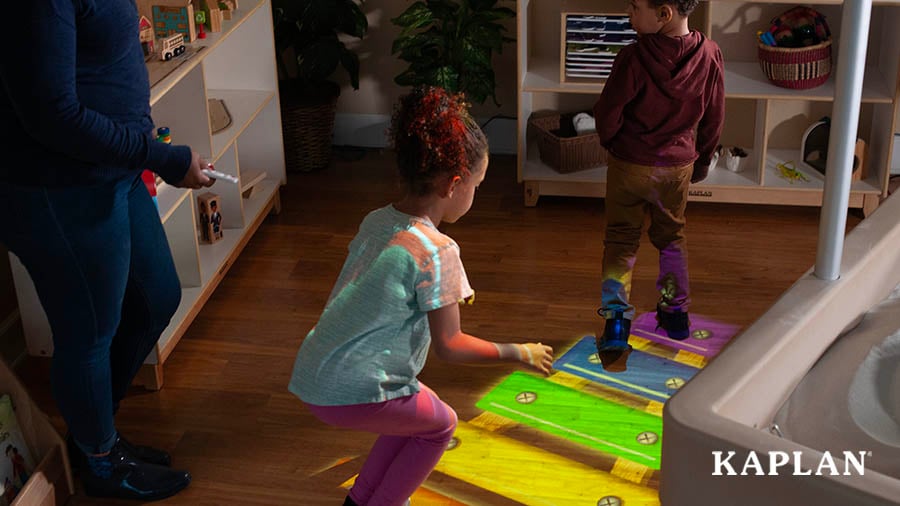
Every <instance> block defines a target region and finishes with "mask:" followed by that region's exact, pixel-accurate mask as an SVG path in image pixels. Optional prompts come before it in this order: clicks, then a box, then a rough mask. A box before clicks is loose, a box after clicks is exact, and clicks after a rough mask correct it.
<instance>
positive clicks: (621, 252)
mask: <svg viewBox="0 0 900 506" xmlns="http://www.w3.org/2000/svg"><path fill="white" fill-rule="evenodd" d="M608 165H609V170H608V173H607V183H606V238H605V240H604V245H605V249H604V251H603V274H602V279H603V284H602V295H601V298H602V307H601V308H600V313H601V315H602V316H603V317H604V318H607V319H609V318H613V317H615V313H616V312H619V311H621V312H622V314H623V316H624V317H625V318H626V319H628V320H631V319H634V313H635V309H634V306H633V305H631V304H629V303H628V297H629V295H630V293H631V277H632V270H633V269H634V262H635V259H636V258H637V250H638V246H639V245H640V240H641V229H642V227H643V224H644V216H645V214H646V213H647V212H649V213H650V228H649V230H648V235H649V236H650V242H651V243H653V245H654V246H656V249H658V250H659V276H658V277H657V280H656V288H657V290H659V292H660V306H662V307H663V308H664V309H665V310H667V311H676V310H680V311H685V312H686V311H687V308H688V305H689V304H690V287H689V282H688V262H687V260H688V257H687V241H686V239H685V236H684V223H685V219H684V210H685V207H686V205H687V191H688V185H689V184H690V181H691V173H692V172H693V164H688V165H684V166H681V167H651V166H647V165H638V164H635V163H629V162H626V161H623V160H619V159H617V158H615V157H613V156H610V157H609V161H608Z"/></svg>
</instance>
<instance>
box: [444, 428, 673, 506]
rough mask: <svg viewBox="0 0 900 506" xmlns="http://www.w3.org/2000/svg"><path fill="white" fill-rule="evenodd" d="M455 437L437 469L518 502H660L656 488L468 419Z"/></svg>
mask: <svg viewBox="0 0 900 506" xmlns="http://www.w3.org/2000/svg"><path fill="white" fill-rule="evenodd" d="M455 437H456V438H457V439H458V440H459V444H458V445H456V447H455V448H454V449H452V450H448V451H447V452H446V453H444V456H443V458H442V459H441V461H440V462H439V463H438V465H437V471H439V472H441V473H444V474H447V475H449V476H452V477H454V478H456V479H458V480H461V481H465V482H467V483H471V484H472V485H475V486H477V487H480V488H483V489H485V490H489V491H491V492H494V493H495V494H498V495H502V496H504V497H507V498H509V499H512V500H514V501H519V502H521V503H522V504H526V505H528V506H550V505H556V506H559V505H567V504H597V503H598V501H600V499H602V498H604V497H610V496H612V497H616V498H618V499H619V500H620V501H621V502H623V503H624V504H626V505H627V506H658V505H659V498H658V494H657V491H656V490H655V489H651V488H646V487H641V486H639V485H636V484H634V483H631V482H629V481H626V480H624V479H621V478H617V477H616V476H613V475H612V474H610V473H607V472H604V471H600V470H597V469H593V468H591V467H589V466H587V465H584V464H582V463H580V462H575V461H573V460H570V459H567V458H565V457H562V456H559V455H556V454H554V453H550V452H547V451H544V450H541V449H538V448H534V447H532V446H529V445H527V444H525V443H522V442H519V441H517V440H514V439H511V438H508V437H506V436H503V435H499V434H496V433H492V432H489V431H485V430H482V429H479V428H477V427H475V426H473V425H471V424H468V423H466V422H463V421H460V422H459V425H458V426H457V428H456V434H455ZM609 503H610V504H615V502H609Z"/></svg>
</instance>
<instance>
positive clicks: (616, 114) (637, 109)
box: [594, 31, 725, 168]
mask: <svg viewBox="0 0 900 506" xmlns="http://www.w3.org/2000/svg"><path fill="white" fill-rule="evenodd" d="M724 96H725V84H724V64H723V62H722V52H721V51H720V50H719V46H718V45H717V44H716V43H715V42H713V41H711V40H709V39H707V38H706V37H705V36H704V35H703V34H702V33H700V32H697V31H691V33H689V34H688V35H685V36H683V37H669V36H666V35H659V34H647V35H643V36H641V37H639V38H638V41H637V42H636V43H634V44H631V45H629V46H626V47H624V48H622V50H621V51H620V52H619V54H618V56H617V57H616V60H615V63H613V68H612V72H611V73H610V76H609V79H607V81H606V85H605V86H604V88H603V93H602V94H601V95H600V99H599V100H598V101H597V103H596V104H595V105H594V118H595V120H596V123H597V133H598V134H599V135H600V143H601V144H602V145H603V146H604V147H605V148H606V149H608V150H609V152H610V153H612V154H613V156H615V157H616V158H620V159H622V160H625V161H627V162H631V163H637V164H640V165H652V166H681V165H687V164H689V163H691V162H694V161H696V163H695V165H696V166H699V167H703V168H705V167H707V166H708V165H709V161H710V158H711V157H712V154H713V151H714V150H715V148H716V145H717V144H718V142H719V134H720V133H721V132H722V122H723V119H724V115H725V99H724ZM695 128H696V138H695Z"/></svg>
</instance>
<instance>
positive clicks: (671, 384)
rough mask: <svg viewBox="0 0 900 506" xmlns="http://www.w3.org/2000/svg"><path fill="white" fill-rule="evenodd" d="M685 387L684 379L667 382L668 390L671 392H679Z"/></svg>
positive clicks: (673, 379) (671, 379)
mask: <svg viewBox="0 0 900 506" xmlns="http://www.w3.org/2000/svg"><path fill="white" fill-rule="evenodd" d="M683 386H684V379H682V378H678V377H675V378H669V379H667V380H666V388H668V389H670V390H678V389H679V388H681V387H683Z"/></svg>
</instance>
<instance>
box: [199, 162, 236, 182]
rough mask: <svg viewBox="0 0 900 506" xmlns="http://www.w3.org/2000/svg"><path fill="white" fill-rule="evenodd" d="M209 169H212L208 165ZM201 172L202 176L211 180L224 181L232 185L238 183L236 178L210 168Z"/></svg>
mask: <svg viewBox="0 0 900 506" xmlns="http://www.w3.org/2000/svg"><path fill="white" fill-rule="evenodd" d="M210 167H212V165H210ZM202 172H203V173H204V174H206V175H207V177H211V178H213V179H224V180H225V181H228V182H230V183H234V184H237V182H238V178H236V177H234V176H232V175H230V174H226V173H224V172H219V171H217V170H215V169H212V168H209V169H203V171H202Z"/></svg>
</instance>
